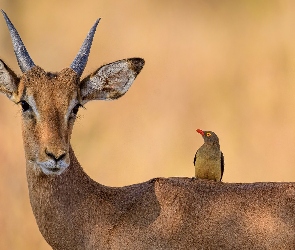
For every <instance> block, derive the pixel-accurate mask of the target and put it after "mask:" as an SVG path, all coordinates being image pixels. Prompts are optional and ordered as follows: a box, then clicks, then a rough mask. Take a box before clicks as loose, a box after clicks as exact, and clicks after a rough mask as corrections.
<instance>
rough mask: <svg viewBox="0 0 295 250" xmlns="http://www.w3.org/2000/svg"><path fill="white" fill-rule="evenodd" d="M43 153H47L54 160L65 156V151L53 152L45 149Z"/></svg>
mask: <svg viewBox="0 0 295 250" xmlns="http://www.w3.org/2000/svg"><path fill="white" fill-rule="evenodd" d="M45 154H46V155H48V156H49V157H50V158H52V159H53V160H54V161H56V162H58V161H60V160H62V159H64V158H65V156H66V153H61V154H53V153H51V152H49V151H48V150H47V149H45Z"/></svg>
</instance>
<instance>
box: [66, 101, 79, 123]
mask: <svg viewBox="0 0 295 250" xmlns="http://www.w3.org/2000/svg"><path fill="white" fill-rule="evenodd" d="M78 103H79V102H78V101H77V100H76V99H73V100H71V101H70V104H69V108H68V112H67V113H66V116H65V120H66V121H67V120H68V119H69V117H70V115H71V113H72V110H73V108H74V107H75V106H76V105H77V104H78Z"/></svg>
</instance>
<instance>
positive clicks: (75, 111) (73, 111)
mask: <svg viewBox="0 0 295 250" xmlns="http://www.w3.org/2000/svg"><path fill="white" fill-rule="evenodd" d="M80 107H83V106H82V105H81V104H80V103H79V104H77V105H76V106H75V107H74V108H73V109H72V114H73V115H74V116H76V115H77V114H78V111H79V108H80Z"/></svg>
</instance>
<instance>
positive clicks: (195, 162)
mask: <svg viewBox="0 0 295 250" xmlns="http://www.w3.org/2000/svg"><path fill="white" fill-rule="evenodd" d="M198 151H199V150H197V152H196V154H195V158H194V166H195V165H196V159H197V153H198Z"/></svg>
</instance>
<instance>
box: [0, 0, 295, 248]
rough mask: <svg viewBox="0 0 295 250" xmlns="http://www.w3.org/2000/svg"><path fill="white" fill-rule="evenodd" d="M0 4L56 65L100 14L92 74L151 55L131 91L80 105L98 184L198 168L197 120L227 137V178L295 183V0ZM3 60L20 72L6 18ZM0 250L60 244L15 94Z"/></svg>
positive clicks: (0, 175) (2, 148)
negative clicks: (35, 206)
mask: <svg viewBox="0 0 295 250" xmlns="http://www.w3.org/2000/svg"><path fill="white" fill-rule="evenodd" d="M0 8H2V9H4V10H5V11H6V12H7V14H8V15H9V17H10V18H11V20H12V22H13V23H14V24H15V26H16V27H17V29H18V31H19V33H20V35H21V37H22V39H23V41H24V43H25V45H26V47H27V49H28V51H29V53H30V55H31V57H32V58H33V60H34V62H35V63H36V64H37V65H40V66H42V67H43V68H44V69H45V70H48V71H59V70H61V69H62V68H65V67H68V66H69V65H70V63H71V62H72V60H73V59H74V57H75V55H76V53H77V51H78V50H79V48H80V46H81V44H82V42H83V40H84V38H85V37H86V34H87V32H88V31H89V29H90V27H91V26H92V25H93V23H94V21H95V20H96V19H97V18H98V17H101V18H102V20H101V22H100V24H99V26H98V29H97V33H96V36H95V38H94V42H93V46H92V51H91V54H90V57H89V61H88V65H87V67H86V70H85V72H84V75H86V74H89V73H91V72H92V71H94V70H95V69H96V68H97V67H99V66H100V65H102V64H105V63H109V62H112V61H115V60H118V59H123V58H127V57H142V58H144V59H145V60H146V65H145V67H144V69H143V71H142V72H141V74H140V75H139V76H138V78H137V79H136V81H135V82H134V85H133V86H132V87H131V89H130V91H129V92H128V93H127V94H126V95H125V96H124V97H123V98H122V99H119V100H118V101H114V102H103V101H101V102H98V101H97V102H92V103H89V104H87V105H86V108H87V110H81V112H80V119H78V120H77V122H76V125H75V128H74V133H73V139H72V144H73V147H74V149H75V151H76V155H77V157H78V159H79V161H80V162H81V164H82V166H83V167H84V169H85V171H86V172H87V173H88V174H89V175H90V176H91V177H92V178H93V179H95V180H96V181H98V182H100V183H102V184H104V185H110V186H124V185H129V184H133V183H138V182H143V181H146V180H149V179H151V178H153V177H159V176H163V177H170V176H193V174H194V168H193V163H192V161H193V157H194V154H195V151H196V150H197V149H198V148H199V147H200V146H201V145H202V143H203V140H202V138H201V136H200V135H199V134H197V133H196V132H195V129H196V128H201V129H208V130H213V131H215V132H216V133H217V134H218V136H219V138H220V143H221V148H222V151H223V153H224V155H225V174H224V178H223V180H224V181H225V182H256V181H295V153H294V152H295V130H294V128H295V110H294V109H295V15H294V13H295V2H294V1H292V0H286V1H257V0H245V1H242V0H241V1H236V0H232V1H218V0H199V1H196V0H191V1H189V0H187V1H171V0H170V1H168V0H162V1H150V0H142V1H135V0H125V1H112V0H96V1H94V0H93V1H90V0H89V1H80V0H79V1H78V0H73V1H66V0H64V1H60V0H51V1H45V0H39V1H33V0H27V1H20V0H19V1H16V0H14V1H11V0H0ZM0 58H2V59H3V60H4V61H5V62H6V63H7V64H8V65H10V66H11V67H12V68H13V69H14V70H15V71H16V72H17V73H18V74H20V70H19V68H18V66H17V62H16V59H15V56H14V53H13V49H12V45H11V41H10V37H9V33H8V31H7V28H6V25H5V22H4V20H3V19H2V17H0ZM48 102H50V100H48ZM0 249H1V250H2V249H24V250H26V249H50V247H49V246H48V245H47V243H46V242H45V241H44V240H43V238H42V236H41V235H40V233H39V231H38V228H37V226H36V223H35V219H34V217H33V215H32V212H31V208H30V204H29V198H28V190H27V183H26V175H25V161H24V153H23V148H22V137H21V129H20V111H19V107H17V106H16V105H14V104H13V103H12V102H10V101H9V100H8V99H7V98H6V97H5V96H4V95H0Z"/></svg>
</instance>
